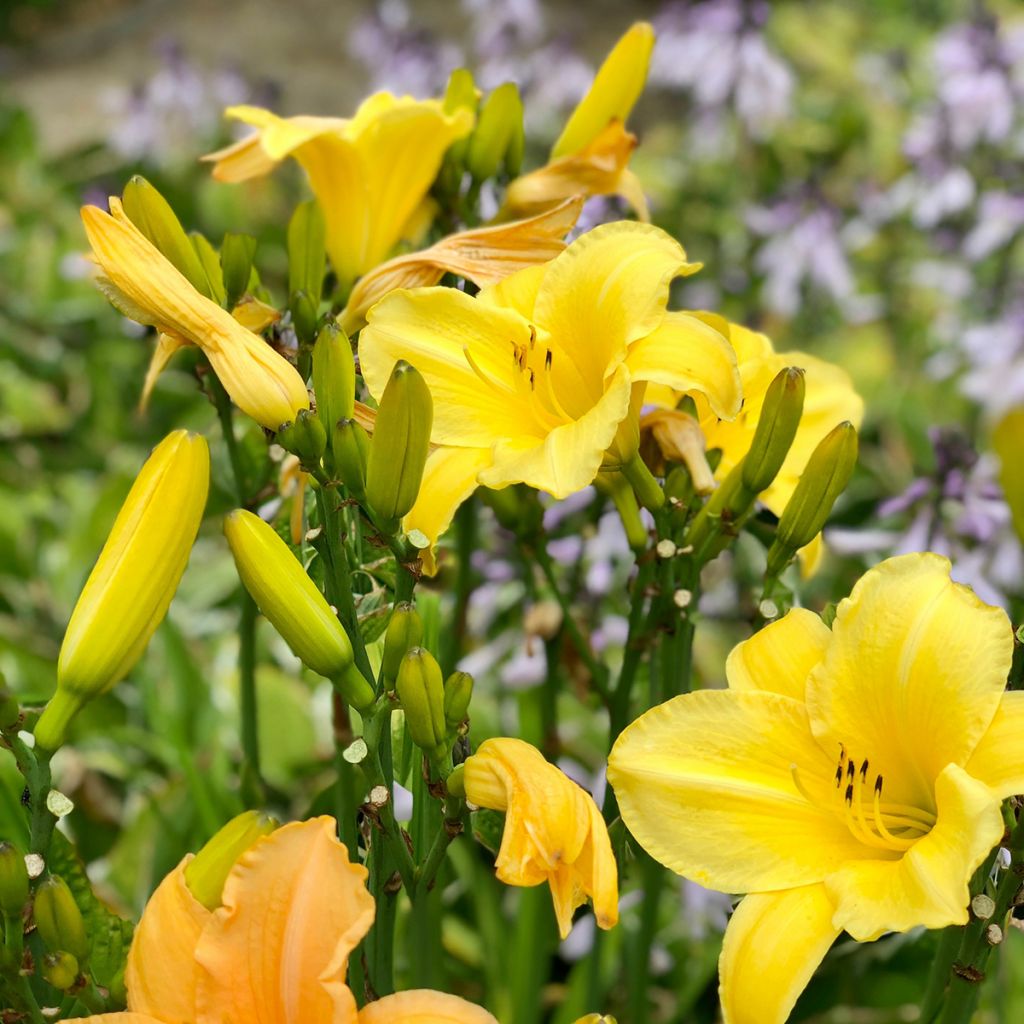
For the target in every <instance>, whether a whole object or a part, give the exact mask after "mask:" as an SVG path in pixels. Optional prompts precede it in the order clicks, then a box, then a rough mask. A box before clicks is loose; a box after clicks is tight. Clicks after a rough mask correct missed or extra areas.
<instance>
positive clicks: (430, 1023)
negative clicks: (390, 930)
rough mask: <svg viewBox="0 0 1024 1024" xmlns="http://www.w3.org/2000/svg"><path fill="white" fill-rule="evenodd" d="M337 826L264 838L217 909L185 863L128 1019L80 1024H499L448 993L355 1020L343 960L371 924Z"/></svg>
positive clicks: (143, 958) (149, 915) (394, 999)
mask: <svg viewBox="0 0 1024 1024" xmlns="http://www.w3.org/2000/svg"><path fill="white" fill-rule="evenodd" d="M335 828H336V825H335V822H334V819H333V818H329V817H321V818H315V819H314V820H312V821H304V822H296V823H294V824H291V825H285V826H284V827H283V828H280V829H278V830H277V831H275V832H273V833H271V834H270V835H267V836H264V837H263V838H261V839H259V840H257V841H256V842H255V843H254V844H253V845H252V846H250V847H249V849H248V850H246V851H245V852H244V853H243V854H242V855H241V856H240V857H239V858H238V860H237V861H236V862H235V864H234V866H233V867H232V868H231V870H230V872H229V873H228V876H227V881H226V882H225V883H224V889H223V893H222V896H221V906H220V907H218V908H217V909H216V910H213V911H210V910H208V909H207V908H206V907H205V906H204V905H203V904H202V903H200V902H199V901H198V900H197V899H196V898H195V896H193V895H192V892H191V891H190V890H189V887H188V883H187V880H186V874H185V868H186V866H187V865H188V864H189V863H190V862H191V860H192V856H191V855H189V856H187V857H185V859H184V860H183V861H182V862H181V864H179V865H178V867H177V868H175V869H174V871H172V872H171V873H170V874H169V875H168V876H167V877H166V878H165V879H164V880H163V882H161V884H160V886H159V887H158V888H157V890H156V892H155V893H154V894H153V897H152V899H150V901H149V904H148V905H147V907H146V910H145V912H144V914H143V916H142V920H141V921H140V922H139V927H138V929H137V930H136V932H135V938H134V940H133V942H132V948H131V951H130V953H129V955H128V969H127V972H126V974H125V983H126V985H127V988H128V1012H125V1013H108V1014H102V1015H100V1016H93V1017H85V1018H77V1020H78V1022H79V1024H313V1022H322V1024H497V1022H496V1021H495V1019H494V1018H493V1017H492V1016H491V1015H490V1014H489V1013H488V1012H487V1011H486V1010H484V1009H482V1008H481V1007H479V1006H474V1005H473V1004H472V1003H467V1002H466V1001H465V1000H463V999H459V998H458V997H456V996H452V995H448V994H446V993H443V992H432V991H427V990H418V991H410V992H401V993H398V994H397V995H390V996H385V997H384V998H383V999H380V1000H378V1001H377V1002H374V1003H371V1004H370V1005H368V1006H366V1007H364V1008H363V1009H362V1010H359V1009H357V1007H356V1001H355V997H354V996H353V994H352V992H351V990H350V989H349V987H348V986H347V985H346V984H345V974H346V971H347V968H348V958H349V955H350V954H351V952H352V950H353V949H355V947H356V945H357V944H358V943H359V941H360V940H361V939H362V937H363V936H364V935H365V934H366V932H367V931H368V930H369V928H370V925H371V924H372V923H373V917H374V904H373V897H372V896H371V895H370V893H369V892H368V891H367V889H366V884H365V883H366V877H367V871H366V869H365V868H364V867H363V866H362V865H360V864H353V863H351V862H350V861H349V857H348V851H347V850H346V849H345V847H344V846H343V845H342V844H341V843H340V842H338V839H337V838H336V835H335Z"/></svg>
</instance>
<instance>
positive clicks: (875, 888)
mask: <svg viewBox="0 0 1024 1024" xmlns="http://www.w3.org/2000/svg"><path fill="white" fill-rule="evenodd" d="M935 800H936V805H937V816H936V822H935V826H934V827H933V828H932V830H931V831H930V832H929V833H928V834H927V835H925V836H924V837H923V838H922V839H920V840H918V841H917V842H916V843H915V844H914V845H913V846H912V847H911V848H910V849H909V850H907V852H906V853H905V854H904V855H903V856H902V857H901V858H900V859H899V860H895V861H888V862H883V861H862V862H860V863H853V862H851V863H849V864H844V865H843V866H842V867H841V868H840V869H839V870H838V871H837V872H836V873H835V874H833V875H831V876H830V877H828V878H826V879H825V886H826V888H827V889H828V893H829V896H830V897H831V898H832V899H833V901H834V902H835V903H836V912H835V916H834V918H833V921H834V923H835V924H836V925H837V926H838V927H840V928H845V929H846V931H848V932H849V933H850V934H851V935H852V936H853V937H854V938H855V939H857V940H858V941H860V942H868V941H871V940H872V939H877V938H878V937H879V935H881V934H882V933H883V932H905V931H907V930H908V929H910V928H916V927H919V926H921V925H923V926H924V927H925V928H945V927H946V926H947V925H951V924H966V923H967V918H968V914H967V904H968V901H969V900H970V893H969V890H968V883H969V882H970V880H971V875H973V874H974V871H975V869H976V868H977V867H978V865H979V864H981V862H982V861H983V860H984V859H985V857H986V856H987V855H988V853H989V851H990V850H991V849H992V847H994V846H995V845H996V843H998V842H999V838H1000V837H1001V836H1002V834H1003V817H1002V814H1001V813H1000V811H999V803H1000V800H999V797H997V796H996V795H995V794H994V793H993V792H992V790H990V789H989V788H988V786H986V785H985V784H984V783H983V782H979V781H978V780H977V779H973V778H971V776H970V775H968V774H967V773H966V772H965V771H964V770H963V769H962V768H960V767H958V766H957V765H955V764H950V765H948V766H947V767H946V768H945V769H944V770H943V771H942V772H941V773H940V774H939V776H938V779H937V780H936V783H935Z"/></svg>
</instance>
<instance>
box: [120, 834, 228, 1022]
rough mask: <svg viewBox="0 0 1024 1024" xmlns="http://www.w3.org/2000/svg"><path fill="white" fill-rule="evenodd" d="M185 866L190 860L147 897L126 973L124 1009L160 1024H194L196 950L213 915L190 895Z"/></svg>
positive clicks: (178, 867) (188, 857) (197, 972)
mask: <svg viewBox="0 0 1024 1024" xmlns="http://www.w3.org/2000/svg"><path fill="white" fill-rule="evenodd" d="M190 860H192V854H188V856H186V857H185V859H184V860H182V862H181V863H180V864H179V865H178V866H177V867H176V868H175V869H174V870H173V871H172V872H171V873H170V874H169V875H167V876H166V877H165V878H164V880H163V881H162V882H161V883H160V884H159V885H158V886H157V888H156V892H154V893H153V895H152V896H151V897H150V899H149V902H148V903H147V904H146V909H145V910H144V911H143V914H142V919H141V920H140V921H139V924H138V927H137V928H136V929H135V935H134V937H133V938H132V946H131V950H130V951H129V953H128V965H127V968H126V970H125V986H126V987H127V989H128V1008H129V1009H130V1010H131V1011H132V1012H133V1013H137V1014H149V1015H150V1016H152V1017H155V1018H157V1019H158V1020H160V1021H162V1022H163V1024H196V985H197V980H198V977H199V968H198V965H197V964H196V945H197V944H198V942H199V937H200V936H201V935H202V933H203V928H204V927H205V926H206V924H207V923H208V922H209V920H210V918H211V917H212V916H213V915H212V914H211V913H210V911H209V910H207V909H206V907H204V906H203V905H202V904H201V903H200V902H199V901H198V900H197V899H196V898H195V897H194V896H193V895H192V893H191V892H189V888H188V885H187V884H186V882H185V865H186V864H188V862H189V861H190ZM125 1024H129V1022H125Z"/></svg>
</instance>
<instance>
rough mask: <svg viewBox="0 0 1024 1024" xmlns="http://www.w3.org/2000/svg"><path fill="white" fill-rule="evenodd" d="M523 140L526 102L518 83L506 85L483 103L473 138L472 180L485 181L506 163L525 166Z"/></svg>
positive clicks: (470, 154)
mask: <svg viewBox="0 0 1024 1024" xmlns="http://www.w3.org/2000/svg"><path fill="white" fill-rule="evenodd" d="M522 137H523V101H522V99H521V98H520V96H519V87H518V86H517V85H516V84H515V82H505V83H504V84H503V85H499V86H498V88H497V89H495V90H494V92H492V93H491V94H490V96H488V97H487V99H486V100H484V102H483V105H482V106H481V108H480V116H479V117H478V118H477V123H476V128H475V129H474V130H473V134H472V135H471V136H470V139H469V150H468V152H467V154H466V166H467V168H468V169H469V172H470V174H472V175H473V178H474V179H475V180H476V181H484V180H486V179H487V178H491V177H493V176H494V175H495V174H497V172H498V168H499V167H501V166H503V165H505V164H506V163H509V164H513V165H514V164H515V163H516V162H517V161H518V162H519V163H522V153H523V141H522ZM510 156H511V160H510V159H509V158H510Z"/></svg>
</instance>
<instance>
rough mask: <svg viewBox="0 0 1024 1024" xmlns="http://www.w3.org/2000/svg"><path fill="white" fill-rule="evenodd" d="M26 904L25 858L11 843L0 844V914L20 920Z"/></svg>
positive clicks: (26, 879)
mask: <svg viewBox="0 0 1024 1024" xmlns="http://www.w3.org/2000/svg"><path fill="white" fill-rule="evenodd" d="M27 902H28V869H27V868H26V867H25V858H24V857H23V856H22V855H21V853H20V852H19V850H18V849H17V847H15V846H14V845H13V844H12V843H6V842H4V843H0V913H2V914H3V916H4V917H9V918H20V917H21V911H22V908H23V907H24V906H25V904H26V903H27Z"/></svg>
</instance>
